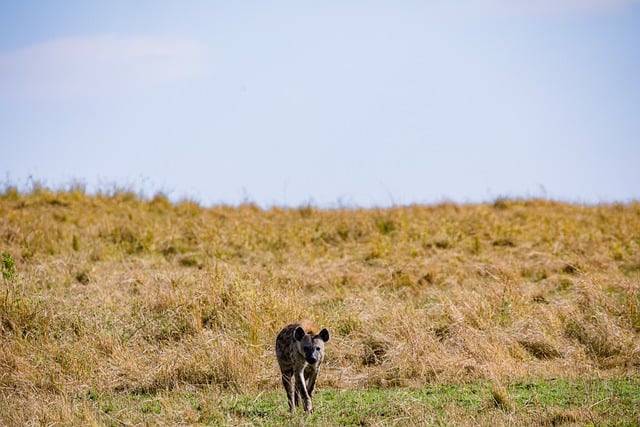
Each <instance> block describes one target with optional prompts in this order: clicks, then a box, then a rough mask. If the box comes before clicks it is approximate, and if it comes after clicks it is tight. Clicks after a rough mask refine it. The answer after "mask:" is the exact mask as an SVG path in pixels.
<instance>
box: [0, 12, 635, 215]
mask: <svg viewBox="0 0 640 427" xmlns="http://www.w3.org/2000/svg"><path fill="white" fill-rule="evenodd" d="M639 76H640V2H639V1H638V0H536V1H522V0H446V1H445V0H426V1H387V2H376V1H349V0H346V1H323V2H319V1H315V2H314V1H286V2H284V1H277V2H270V1H224V2H223V1H156V0H154V1H124V0H123V1H103V2H98V1H95V2H87V1H64V0H60V1H55V2H52V1H29V2H26V1H3V2H1V3H0V173H1V174H2V176H0V179H1V180H2V181H3V182H4V183H5V184H6V183H9V184H15V185H19V186H26V185H28V183H29V177H32V178H33V179H35V180H37V181H40V182H44V183H45V184H46V185H48V186H50V187H53V188H60V187H64V186H65V185H67V184H69V183H71V182H73V181H80V182H83V183H85V184H86V186H87V188H88V189H89V190H95V189H96V188H105V189H109V188H112V187H113V185H114V184H115V185H118V186H124V187H132V188H133V189H135V190H139V191H144V192H145V193H146V194H147V195H152V194H153V193H155V192H156V191H162V192H164V193H166V194H168V195H169V196H170V197H171V198H172V199H173V200H179V199H181V198H191V199H193V200H196V201H199V202H200V203H202V204H203V205H210V204H218V203H226V204H236V203H240V202H242V201H244V200H250V201H254V202H257V203H258V204H260V205H262V206H271V205H285V206H299V205H303V204H306V203H309V202H310V203H313V204H315V205H318V206H322V207H334V206H364V207H368V206H389V205H391V204H410V203H434V202H439V201H442V200H452V201H456V202H482V201H490V200H493V199H495V198H496V197H500V196H507V197H547V198H554V199H561V200H567V201H574V202H587V203H599V202H609V201H628V200H630V199H640V172H639V171H640V167H638V164H640V77H639Z"/></svg>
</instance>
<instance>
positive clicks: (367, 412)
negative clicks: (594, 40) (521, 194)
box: [0, 188, 640, 425]
mask: <svg viewBox="0 0 640 427" xmlns="http://www.w3.org/2000/svg"><path fill="white" fill-rule="evenodd" d="M0 250H1V251H2V252H3V254H2V273H3V275H2V279H1V280H2V282H1V283H0V286H1V287H2V289H0V291H1V292H0V336H1V339H2V346H1V348H0V424H2V425H5V424H6V425H28V424H32V425H45V424H56V423H60V424H63V425H74V424H75V425H79V424H83V425H85V424H88V425H91V424H93V425H104V424H107V425H135V424H156V425H172V424H243V423H249V424H262V425H272V424H279V423H281V424H288V423H294V424H295V423H297V424H303V423H307V424H308V423H310V424H318V425H332V424H333V425H338V424H360V425H367V424H394V423H395V424H400V425H405V424H406V425H411V424H412V423H415V422H422V423H427V424H456V425H477V424H484V423H492V424H495V425H500V424H504V425H507V424H510V423H515V424H531V423H539V424H545V423H546V424H549V425H561V424H563V423H566V424H580V425H583V424H588V423H591V424H599V423H607V424H615V423H620V424H621V425H622V424H634V423H635V424H638V423H640V418H639V416H638V414H637V405H639V404H640V399H639V398H638V396H639V395H640V204H639V203H630V204H616V205H600V206H582V205H571V204H564V203H555V202H549V201H542V200H529V201H526V200H525V201H520V200H497V201H496V202H495V203H493V204H484V205H454V204H441V205H437V206H410V207H397V208H391V209H368V210H357V209H354V210H320V209H315V208H312V207H302V208H299V209H276V208H274V209H270V210H261V209H259V208H257V207H255V206H251V205H245V206H240V207H215V208H211V209H204V208H201V207H199V206H198V205H197V204H194V203H190V202H184V203H179V204H177V205H172V204H170V203H169V202H168V201H167V199H166V198H164V197H163V196H157V197H155V198H153V200H150V201H146V200H141V199H140V198H138V197H136V196H135V194H132V193H129V192H125V191H120V192H118V191H116V192H113V193H112V194H107V195H97V196H90V195H87V194H85V193H84V192H83V191H82V190H81V189H71V190H70V191H67V192H51V191H49V190H47V189H44V188H36V189H34V190H33V191H32V192H30V193H28V194H21V193H18V192H17V191H15V189H12V188H7V189H5V190H4V192H3V193H2V194H0ZM14 262H15V264H14ZM302 317H309V318H313V319H315V320H316V321H317V323H319V324H321V325H322V326H326V327H327V328H328V329H329V330H330V331H331V333H332V337H331V341H330V342H329V343H328V344H327V357H326V359H327V362H326V364H325V366H324V367H323V370H322V372H321V373H320V377H319V380H318V389H319V390H318V394H317V395H316V396H315V399H314V400H317V403H316V404H315V407H316V413H315V414H314V415H313V416H312V417H309V418H305V417H304V416H302V415H296V416H295V417H293V418H290V417H289V415H288V414H287V413H286V401H285V398H284V392H283V391H281V390H280V387H281V385H280V379H279V373H278V369H277V364H276V361H275V357H274V355H273V344H274V340H275V336H276V334H277V332H278V331H279V329H280V328H281V327H282V326H284V325H285V324H287V323H288V322H291V321H294V320H297V319H300V318H302Z"/></svg>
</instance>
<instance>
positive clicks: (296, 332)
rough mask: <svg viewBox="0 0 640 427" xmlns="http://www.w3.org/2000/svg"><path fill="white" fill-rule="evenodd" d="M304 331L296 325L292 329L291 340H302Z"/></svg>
mask: <svg viewBox="0 0 640 427" xmlns="http://www.w3.org/2000/svg"><path fill="white" fill-rule="evenodd" d="M305 334H306V332H305V331H304V329H302V327H300V326H298V327H297V328H296V329H295V330H294V331H293V340H294V341H300V340H302V338H304V336H305Z"/></svg>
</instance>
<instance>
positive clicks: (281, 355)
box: [276, 319, 329, 412]
mask: <svg viewBox="0 0 640 427" xmlns="http://www.w3.org/2000/svg"><path fill="white" fill-rule="evenodd" d="M327 341H329V331H327V330H326V329H323V330H321V331H319V329H318V327H317V326H316V324H315V323H313V322H312V321H311V320H307V319H305V320H302V321H300V323H293V324H291V325H287V326H285V327H284V328H283V329H282V331H280V333H279V334H278V337H277V338H276V356H277V357H278V364H279V365H280V372H282V384H283V385H284V389H285V391H286V392H287V400H288V402H289V410H291V412H294V411H295V410H296V406H297V405H299V400H300V399H302V403H303V405H304V410H305V411H306V412H313V407H312V405H311V394H312V393H313V387H314V386H315V383H316V378H317V376H318V371H319V370H320V365H321V364H322V360H323V359H324V343H326V342H327ZM293 377H295V385H294V380H293Z"/></svg>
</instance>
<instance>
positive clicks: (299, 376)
mask: <svg viewBox="0 0 640 427" xmlns="http://www.w3.org/2000/svg"><path fill="white" fill-rule="evenodd" d="M296 389H297V390H298V391H299V392H300V398H301V399H302V403H303V406H304V411H305V412H308V413H312V412H313V406H312V405H311V396H310V395H309V393H308V392H307V383H306V381H305V380H304V371H302V370H301V371H299V372H296Z"/></svg>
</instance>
